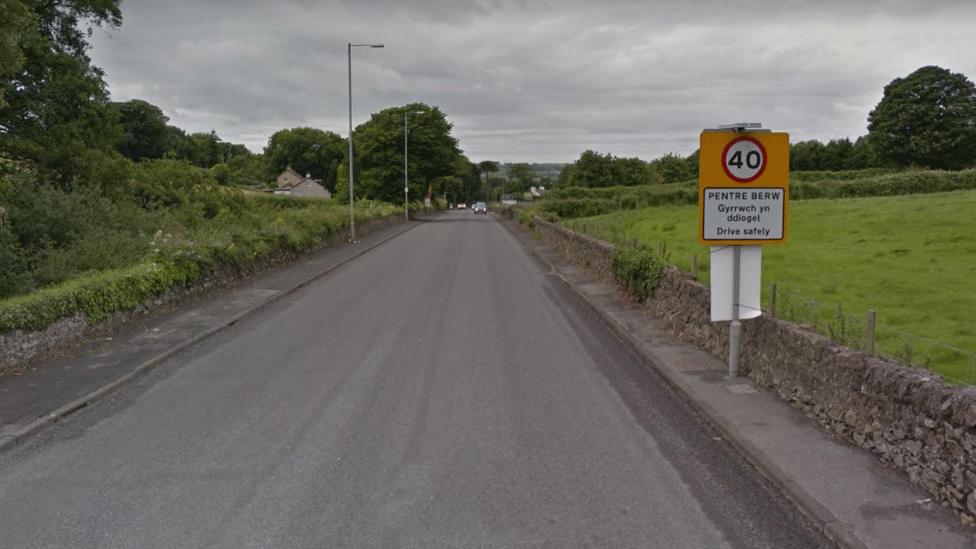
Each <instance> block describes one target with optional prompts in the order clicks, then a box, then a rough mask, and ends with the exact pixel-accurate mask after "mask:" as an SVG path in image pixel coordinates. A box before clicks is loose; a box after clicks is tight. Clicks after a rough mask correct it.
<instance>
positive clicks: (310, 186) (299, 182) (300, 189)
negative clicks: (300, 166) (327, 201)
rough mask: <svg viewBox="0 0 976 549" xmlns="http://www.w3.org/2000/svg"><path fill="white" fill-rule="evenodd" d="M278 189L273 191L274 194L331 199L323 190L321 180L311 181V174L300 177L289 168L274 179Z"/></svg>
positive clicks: (329, 194)
mask: <svg viewBox="0 0 976 549" xmlns="http://www.w3.org/2000/svg"><path fill="white" fill-rule="evenodd" d="M276 180H277V182H278V187H277V188H276V189H275V190H274V193H275V194H288V195H291V196H315V197H318V198H332V193H330V192H329V189H326V188H325V185H323V184H322V180H321V179H312V174H305V177H302V176H301V175H300V174H299V173H298V172H296V171H295V170H293V169H292V168H291V166H288V168H286V169H285V171H283V172H281V174H280V175H278V177H277V178H276Z"/></svg>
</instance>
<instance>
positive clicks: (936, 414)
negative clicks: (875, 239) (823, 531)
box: [534, 218, 976, 525]
mask: <svg viewBox="0 0 976 549" xmlns="http://www.w3.org/2000/svg"><path fill="white" fill-rule="evenodd" d="M534 224H535V225H534V230H535V232H536V233H537V234H538V235H539V236H540V237H541V238H542V239H543V240H545V241H546V242H547V243H549V244H550V245H551V246H553V247H554V248H555V249H556V250H558V251H559V252H560V254H561V255H562V256H563V257H564V258H566V259H567V260H569V261H572V262H574V263H576V264H579V265H581V266H583V267H585V268H587V269H589V270H590V271H592V272H593V273H594V274H596V275H598V276H600V277H601V278H604V279H606V280H612V274H611V271H610V270H609V265H610V262H611V258H612V256H613V250H614V248H613V246H612V245H611V244H608V243H605V242H601V241H597V240H595V239H593V238H590V237H586V236H582V235H577V234H575V233H572V231H569V230H567V229H565V228H563V227H560V226H557V225H554V224H552V223H547V222H545V221H542V220H540V219H538V218H536V219H535V220H534ZM709 300H710V297H709V290H708V288H706V287H705V286H704V285H702V284H701V283H699V282H696V281H695V280H693V279H692V278H691V277H690V276H689V275H688V274H685V273H682V272H680V271H677V270H675V269H673V268H668V269H667V270H666V271H665V273H664V275H663V277H662V280H661V284H660V286H659V287H658V289H657V292H656V294H655V296H654V298H652V299H650V300H649V301H648V302H647V303H646V304H645V307H646V308H647V310H648V311H649V312H650V313H651V314H653V315H654V316H656V317H658V318H660V319H661V320H663V321H664V322H665V324H666V325H667V327H668V330H669V331H670V332H671V333H672V334H673V335H674V336H675V337H676V338H678V339H681V340H684V341H687V342H691V343H694V344H697V345H699V346H701V347H702V348H704V349H705V350H707V351H709V352H711V353H712V354H714V355H716V356H718V357H719V358H722V359H725V358H726V357H727V350H728V326H727V323H724V322H723V323H716V324H713V323H712V322H711V321H710V320H709ZM742 327H743V329H742V338H743V339H742V356H741V370H742V372H743V373H744V374H747V375H748V376H749V377H750V378H752V379H753V380H754V381H755V382H756V383H757V384H758V385H761V386H764V387H766V388H768V389H771V390H773V391H775V392H776V393H777V394H779V396H780V397H781V398H783V399H784V400H787V401H788V402H790V403H791V404H792V405H793V406H795V407H796V408H798V409H800V410H802V411H803V412H804V413H806V414H807V415H808V416H809V417H811V418H813V419H815V420H816V421H817V422H819V423H820V424H821V425H823V426H824V428H826V429H827V430H828V431H830V432H831V433H832V434H833V435H834V436H835V437H837V438H839V439H841V440H843V441H845V442H847V443H848V444H851V445H855V446H859V447H862V448H865V449H868V450H870V451H871V452H873V453H874V454H875V455H877V456H878V457H879V458H881V460H882V461H884V462H885V463H888V464H890V465H892V466H894V467H896V468H898V469H900V470H902V471H904V472H905V473H907V474H908V476H909V478H910V479H911V481H912V482H913V483H915V484H916V485H918V486H921V487H922V488H924V489H925V490H926V491H928V492H929V493H930V494H932V495H933V496H934V497H935V498H937V499H938V500H939V501H941V502H942V503H944V504H945V505H947V506H949V507H951V508H952V509H953V510H955V511H956V512H957V513H958V514H959V516H960V517H961V519H962V521H963V522H964V523H966V524H969V525H973V524H974V523H976V387H956V386H952V385H950V384H948V383H946V382H945V381H944V380H943V379H942V378H941V377H939V376H938V375H937V374H934V373H932V372H930V371H928V370H922V369H914V368H907V367H904V366H902V365H900V364H898V363H896V362H893V361H890V360H886V359H883V358H879V357H875V356H871V355H868V354H867V353H864V352H861V351H856V350H852V349H849V348H847V347H844V346H842V345H839V344H837V343H834V342H832V341H831V340H829V339H827V338H826V337H823V336H821V335H819V334H816V333H814V332H812V331H811V330H809V329H807V328H806V327H804V326H802V325H798V324H794V323H790V322H786V321H783V320H777V319H774V318H769V317H767V316H762V317H759V318H756V319H751V320H748V321H744V322H743V323H742Z"/></svg>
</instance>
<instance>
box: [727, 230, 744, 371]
mask: <svg viewBox="0 0 976 549" xmlns="http://www.w3.org/2000/svg"><path fill="white" fill-rule="evenodd" d="M741 251H742V248H741V247H740V246H732V322H731V323H730V324H729V377H737V376H738V375H739V338H740V335H741V334H742V325H741V324H740V323H739V275H740V273H739V265H740V263H741V261H740V256H739V254H740V252H741Z"/></svg>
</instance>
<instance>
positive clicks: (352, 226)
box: [346, 42, 383, 242]
mask: <svg viewBox="0 0 976 549" xmlns="http://www.w3.org/2000/svg"><path fill="white" fill-rule="evenodd" d="M382 47H383V44H353V43H351V42H347V43H346V58H347V59H348V61H349V242H355V241H356V216H355V215H354V212H353V190H352V187H353V169H352V164H353V161H352V49H353V48H382Z"/></svg>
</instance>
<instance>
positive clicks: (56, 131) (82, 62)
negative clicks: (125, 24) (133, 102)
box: [0, 0, 122, 184]
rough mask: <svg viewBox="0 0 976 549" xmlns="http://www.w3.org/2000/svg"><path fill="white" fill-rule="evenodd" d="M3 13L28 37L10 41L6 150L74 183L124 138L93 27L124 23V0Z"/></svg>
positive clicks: (62, 0)
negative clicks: (96, 155)
mask: <svg viewBox="0 0 976 549" xmlns="http://www.w3.org/2000/svg"><path fill="white" fill-rule="evenodd" d="M2 8H3V9H2V10H0V13H3V19H4V23H3V25H4V26H6V25H8V24H10V23H9V20H8V19H7V16H8V13H11V14H14V19H15V20H16V22H15V23H13V24H14V25H17V26H18V28H19V29H20V32H19V33H17V34H16V35H15V36H5V37H4V42H5V47H4V49H5V53H4V54H3V57H4V61H3V63H4V65H5V66H4V67H2V68H0V90H2V93H0V94H2V95H4V97H5V100H6V103H7V105H6V107H5V108H3V109H0V150H2V151H4V152H6V153H8V154H10V155H12V156H14V157H16V158H21V159H26V160H31V161H33V162H35V163H36V164H37V166H38V167H39V168H41V169H42V170H45V171H49V172H51V173H53V174H54V175H56V176H58V179H60V180H61V182H62V183H63V184H67V183H69V182H71V181H72V180H73V179H75V178H76V177H77V176H78V175H79V174H81V173H82V172H83V171H84V170H85V169H86V162H88V161H89V160H90V158H91V155H90V154H88V152H89V150H91V149H96V150H98V149H100V150H102V151H106V150H110V149H111V148H112V147H113V145H114V144H115V143H116V142H117V140H118V128H117V124H116V123H115V118H114V116H113V113H112V112H111V111H110V110H109V109H108V108H107V106H106V103H107V102H108V93H107V91H106V88H105V82H104V81H103V80H102V76H103V73H102V71H101V69H99V68H98V67H95V66H94V65H92V64H91V60H90V59H89V57H88V54H87V50H88V48H89V44H88V32H89V31H90V29H91V26H92V25H101V24H109V25H119V24H121V22H122V14H121V11H120V9H119V0H20V1H18V0H4V3H3V5H2ZM25 8H26V9H27V10H29V15H27V16H25V15H24V9H25ZM83 26H84V27H87V29H85V30H83V29H82V27H83ZM11 41H13V42H14V43H15V44H16V45H15V46H13V47H10V44H11ZM14 67H16V69H14Z"/></svg>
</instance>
